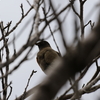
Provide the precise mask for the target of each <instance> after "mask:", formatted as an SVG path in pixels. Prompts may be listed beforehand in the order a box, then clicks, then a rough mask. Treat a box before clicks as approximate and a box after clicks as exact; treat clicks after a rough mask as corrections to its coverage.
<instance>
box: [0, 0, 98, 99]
mask: <svg viewBox="0 0 100 100" xmlns="http://www.w3.org/2000/svg"><path fill="white" fill-rule="evenodd" d="M29 1H30V2H31V3H33V0H29ZM54 1H55V6H56V7H58V6H59V5H60V7H59V9H58V10H60V9H61V8H62V7H64V6H65V5H66V4H67V2H66V0H54ZM97 2H100V1H99V0H87V2H86V4H85V7H84V16H85V17H86V16H87V15H88V13H89V12H90V11H91V9H92V8H93V7H94V5H95V4H96V3H97ZM21 3H22V4H23V6H24V10H25V12H26V11H27V10H28V9H29V7H30V6H29V5H28V3H27V2H26V0H0V20H1V21H3V22H4V25H6V24H7V23H8V22H10V21H12V27H13V26H14V25H15V24H16V23H17V22H18V20H19V19H20V17H21V9H20V5H21ZM76 6H77V9H78V6H79V4H78V0H76ZM40 13H42V12H41V10H40ZM97 13H98V11H97V10H94V12H93V14H92V15H90V16H89V18H88V19H86V20H85V23H87V21H88V20H90V19H91V20H92V21H93V22H95V21H96V19H97V18H96V14H97ZM33 14H34V10H33V11H31V13H30V14H29V15H28V16H27V17H26V18H25V19H24V20H23V21H22V23H21V24H20V25H19V27H18V28H17V29H16V30H15V31H14V32H13V33H14V34H16V35H17V34H19V32H20V30H21V28H22V27H23V26H24V24H25V23H26V22H27V20H29V18H31V16H32V15H33ZM40 17H41V16H40ZM72 21H73V14H72V13H70V14H69V15H68V18H67V19H66V21H65V25H66V27H67V28H66V30H64V32H67V34H66V40H67V42H68V43H71V42H72V39H73V30H72V28H71V27H72V24H73V23H72ZM31 24H32V22H31V23H30V24H29V25H28V27H27V28H26V29H25V30H24V31H23V33H22V35H21V36H20V38H18V39H17V41H16V49H17V50H19V48H21V47H22V45H23V44H24V43H25V42H26V39H27V36H28V34H29V32H30V29H31ZM52 28H53V24H52ZM89 29H90V27H87V28H86V31H87V33H88V32H89ZM46 32H48V31H45V33H46ZM68 33H70V34H68ZM85 35H86V34H85ZM12 36H13V34H11V35H10V36H9V41H10V40H11V39H12ZM86 36H87V35H86ZM0 37H1V34H0ZM55 37H57V38H56V41H57V43H58V45H59V48H63V47H62V45H61V43H59V39H60V37H59V36H58V35H57V34H55ZM48 41H49V42H50V43H51V46H52V48H54V49H55V50H57V49H56V46H55V44H54V42H53V40H52V38H50V39H48ZM0 45H2V44H0ZM12 50H13V48H12V46H10V51H11V53H10V55H12V54H13V51H12ZM37 51H38V48H37V47H34V49H33V51H32V55H34V54H35V53H37ZM61 52H62V54H63V52H64V50H63V49H61ZM22 56H24V54H23V55H22ZM35 57H36V56H35ZM35 57H34V58H33V59H31V60H30V61H27V62H25V63H23V64H22V65H21V66H20V68H19V69H18V70H16V71H15V72H14V73H13V74H11V75H10V77H9V81H12V87H13V92H12V95H11V97H10V99H9V100H13V99H14V98H15V97H16V96H19V95H20V94H22V93H23V91H24V88H25V86H26V83H27V79H28V78H29V76H30V74H31V72H32V70H33V69H34V70H36V71H37V73H36V74H34V75H33V77H32V79H31V82H30V85H29V88H28V89H30V88H31V87H33V86H35V85H37V84H38V83H39V82H40V81H41V80H42V78H43V77H45V74H44V73H43V72H42V71H41V69H40V68H39V66H38V64H37V62H36V59H35ZM20 59H21V57H20V58H19V59H18V60H17V61H15V62H14V64H11V65H10V69H12V68H13V67H14V66H15V65H16V64H17V63H18V61H20ZM93 67H94V66H92V67H91V69H90V72H89V74H88V75H87V76H86V78H85V79H84V80H83V82H84V83H85V82H86V81H88V79H89V78H90V77H91V74H92V73H93V72H94V69H93ZM82 84H83V83H82V82H81V83H80V85H82ZM0 88H1V87H0ZM99 92H100V91H99ZM94 96H99V94H98V93H96V94H95V93H94V94H90V95H89V96H88V95H84V96H83V98H84V97H88V100H89V99H91V100H94V99H92V98H93V97H94ZM85 100H86V99H85Z"/></svg>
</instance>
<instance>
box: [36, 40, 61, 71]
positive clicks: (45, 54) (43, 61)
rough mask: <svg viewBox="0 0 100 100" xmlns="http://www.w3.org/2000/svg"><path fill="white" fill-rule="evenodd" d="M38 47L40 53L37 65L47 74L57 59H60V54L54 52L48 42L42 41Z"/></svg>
mask: <svg viewBox="0 0 100 100" xmlns="http://www.w3.org/2000/svg"><path fill="white" fill-rule="evenodd" d="M36 45H37V46H38V47H39V52H38V53H37V57H36V59H37V63H38V64H39V66H40V67H41V69H42V70H43V72H44V73H45V71H46V70H47V69H48V67H49V65H50V64H51V63H52V62H53V61H54V60H55V59H56V58H58V57H60V54H59V53H58V52H57V51H55V50H53V49H52V48H51V46H50V44H49V43H48V42H47V41H40V42H38V43H36Z"/></svg>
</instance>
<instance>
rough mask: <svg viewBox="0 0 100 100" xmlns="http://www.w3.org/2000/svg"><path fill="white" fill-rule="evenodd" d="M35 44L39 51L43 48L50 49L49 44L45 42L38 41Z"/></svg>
mask: <svg viewBox="0 0 100 100" xmlns="http://www.w3.org/2000/svg"><path fill="white" fill-rule="evenodd" d="M35 44H36V45H37V46H38V47H39V50H41V49H43V48H45V47H51V46H50V44H49V43H48V42H47V41H39V42H37V43H35Z"/></svg>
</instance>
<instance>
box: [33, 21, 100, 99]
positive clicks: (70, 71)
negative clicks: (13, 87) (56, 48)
mask: <svg viewBox="0 0 100 100" xmlns="http://www.w3.org/2000/svg"><path fill="white" fill-rule="evenodd" d="M98 22H100V19H99V20H98ZM99 27H100V23H98V25H97V26H96V27H95V29H94V32H93V33H92V34H91V36H89V37H88V38H87V39H84V41H81V42H80V43H79V44H78V45H77V46H76V48H74V49H72V48H71V49H70V50H72V51H71V52H70V53H69V54H66V55H65V56H64V57H63V59H62V60H58V61H57V62H55V64H54V65H53V66H52V68H54V69H52V71H51V70H50V69H49V70H50V71H49V73H48V76H47V77H46V78H45V81H43V82H42V84H41V86H40V87H39V88H38V90H37V91H36V93H35V94H34V96H33V97H32V99H31V100H39V99H44V100H51V99H52V98H53V97H54V96H55V95H56V93H57V92H58V90H59V89H60V88H61V87H62V86H63V85H64V83H65V82H66V81H67V80H68V79H69V78H70V77H72V76H74V75H75V74H76V73H77V72H79V71H81V70H83V69H84V68H85V67H86V65H88V64H89V62H91V61H92V60H93V59H94V58H95V57H96V56H97V55H99V54H100V31H99ZM96 46H98V50H97V48H96ZM79 48H80V49H79ZM92 51H96V52H95V53H91V52H92ZM55 72H57V73H55ZM99 78H100V76H99V77H98V78H96V79H94V80H93V81H92V82H91V83H89V84H88V85H87V87H84V88H83V89H85V90H88V88H90V87H91V86H93V85H94V84H95V83H96V82H97V81H98V80H99ZM52 89H53V90H52ZM83 89H82V90H81V91H80V93H82V92H83V91H84V90H83ZM38 95H39V96H38ZM73 98H74V97H73ZM73 98H72V100H73Z"/></svg>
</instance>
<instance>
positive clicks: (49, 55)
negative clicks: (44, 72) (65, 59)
mask: <svg viewBox="0 0 100 100" xmlns="http://www.w3.org/2000/svg"><path fill="white" fill-rule="evenodd" d="M57 57H59V54H58V52H56V51H54V50H53V49H49V50H46V52H45V54H44V59H45V62H46V63H47V64H51V63H52V62H53V61H54V59H56V58H57Z"/></svg>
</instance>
